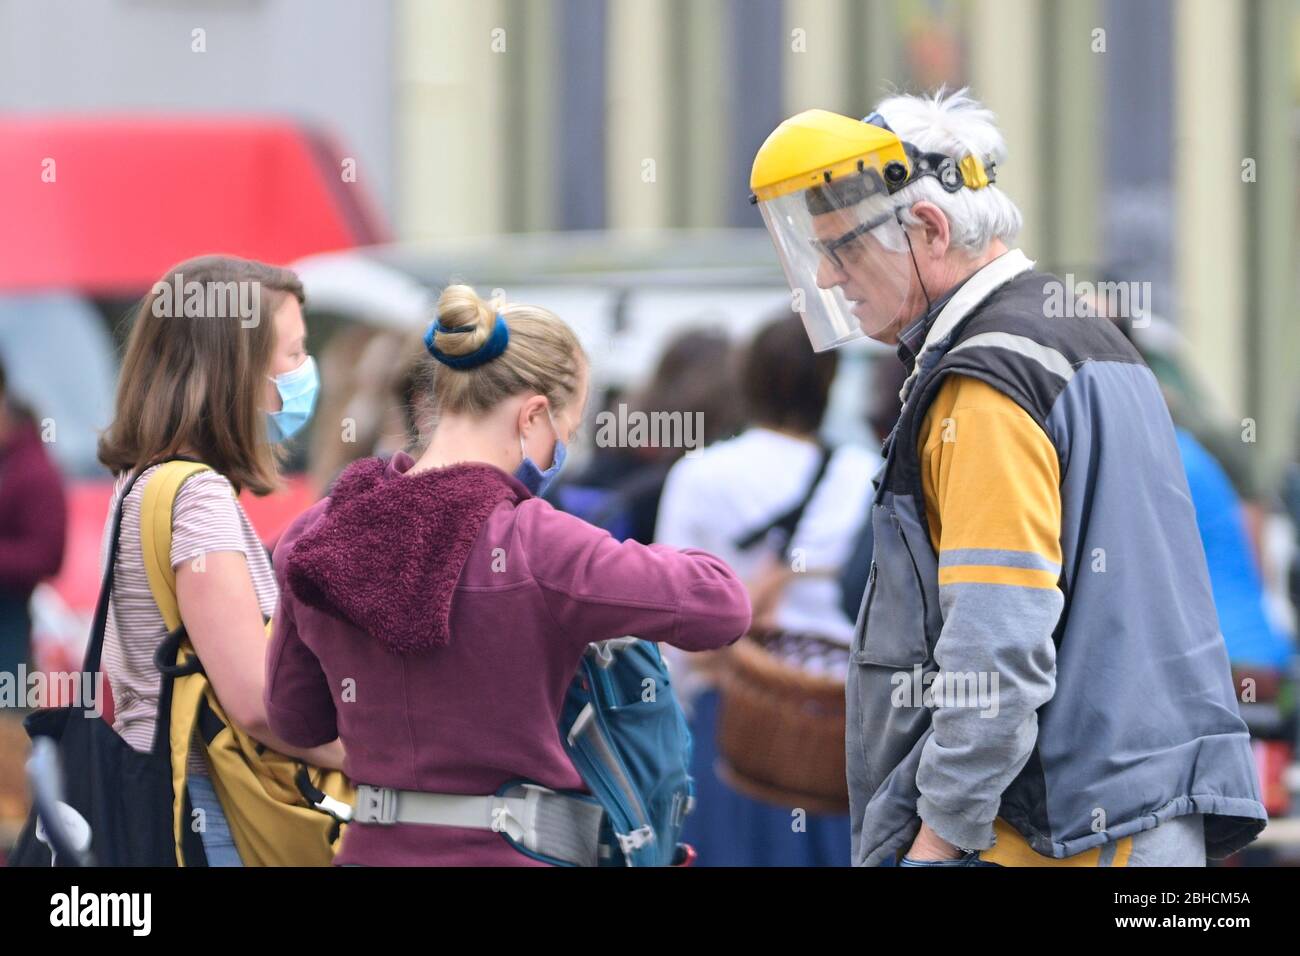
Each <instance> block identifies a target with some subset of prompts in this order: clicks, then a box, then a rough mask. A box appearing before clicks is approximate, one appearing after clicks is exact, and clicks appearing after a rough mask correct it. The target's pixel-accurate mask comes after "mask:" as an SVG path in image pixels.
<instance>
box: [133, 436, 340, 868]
mask: <svg viewBox="0 0 1300 956" xmlns="http://www.w3.org/2000/svg"><path fill="white" fill-rule="evenodd" d="M209 470H211V469H210V468H209V467H208V466H207V465H205V464H203V463H201V462H192V461H186V460H173V461H168V462H164V463H163V464H161V465H159V466H158V468H157V469H156V470H155V471H154V473H153V474H152V475H151V476H150V479H149V482H148V484H146V485H145V489H144V496H143V501H142V502H141V505H140V544H141V550H142V552H143V554H144V566H145V571H146V573H147V574H148V576H149V589H150V590H151V591H152V592H153V597H154V601H155V602H156V603H157V605H158V610H159V611H160V612H161V613H162V617H163V620H164V621H165V622H166V624H167V629H168V631H169V632H170V633H169V637H168V640H167V641H166V642H164V647H165V648H168V649H169V650H170V648H175V661H174V666H168V667H167V668H166V672H167V673H165V674H164V677H163V685H164V690H163V692H164V693H165V692H166V687H167V684H168V680H169V677H168V674H171V675H174V676H171V677H170V685H171V695H172V699H171V708H170V718H171V720H170V723H171V727H170V740H171V764H172V796H173V832H174V835H175V837H176V860H177V863H178V864H179V865H180V866H185V865H186V863H187V860H186V856H187V855H188V854H187V852H186V846H187V845H188V846H193V840H192V839H187V836H188V835H187V834H186V832H185V829H184V828H185V827H186V826H187V824H188V823H189V821H188V819H187V816H188V815H187V812H186V807H187V804H188V800H187V793H186V773H187V765H188V760H187V756H188V754H189V751H190V747H191V743H192V742H193V745H194V746H202V748H203V751H204V756H205V758H206V760H207V764H208V769H209V772H210V773H211V777H212V784H213V788H214V789H215V790H216V793H217V797H218V799H219V800H220V801H221V808H222V810H223V812H224V813H225V815H226V819H227V821H228V823H229V825H230V833H231V836H232V837H233V838H234V841H235V847H236V848H237V849H238V850H239V857H240V860H241V861H242V862H243V864H244V865H245V866H328V865H329V864H330V862H331V861H332V859H333V857H334V852H335V850H336V849H337V848H338V842H339V839H340V838H341V836H342V829H343V826H344V824H342V823H341V821H340V820H339V819H337V818H336V817H334V816H332V815H331V814H330V813H329V812H327V811H325V810H322V809H317V807H316V806H314V805H313V804H312V802H311V801H309V800H308V797H307V794H312V795H313V799H314V800H316V801H318V802H319V801H320V800H321V799H322V794H323V795H326V796H328V797H331V798H333V799H334V800H337V801H340V802H341V803H343V804H346V805H348V806H351V804H352V803H353V802H354V800H355V789H354V787H353V786H352V784H351V782H350V781H349V780H348V779H347V777H345V776H344V775H343V774H342V773H341V772H340V771H337V770H325V769H322V768H320V767H311V766H308V765H307V764H306V763H304V762H303V761H301V760H298V759H297V758H294V757H288V756H285V755H284V754H281V753H277V752H276V751H274V750H271V749H269V748H268V747H266V746H265V745H264V744H262V743H260V742H259V741H257V740H254V739H253V738H252V737H250V736H248V734H246V733H244V731H242V730H241V729H239V728H238V727H236V726H234V725H233V724H231V722H230V720H229V719H228V718H227V717H226V713H225V711H224V710H223V709H222V707H221V702H220V701H219V700H217V695H216V693H215V692H214V691H213V689H212V685H211V684H210V683H208V679H207V675H206V674H204V672H203V669H202V664H201V663H200V662H199V660H198V658H197V656H196V655H195V653H194V648H193V646H192V645H191V644H190V641H189V638H188V636H186V634H185V629H184V624H183V622H182V621H181V616H180V608H179V605H178V604H177V601H176V572H175V571H174V570H173V569H172V566H171V560H170V556H171V543H172V506H173V505H174V503H175V501H176V495H177V493H178V492H179V491H180V488H181V485H182V484H183V483H184V482H185V481H186V479H188V478H190V477H191V476H192V475H194V474H197V473H198V472H200V471H209ZM266 628H267V636H268V638H269V636H270V630H271V624H270V622H269V621H268V622H267V625H266ZM160 656H162V655H160ZM161 663H163V662H162V661H160V664H161ZM196 730H197V733H196Z"/></svg>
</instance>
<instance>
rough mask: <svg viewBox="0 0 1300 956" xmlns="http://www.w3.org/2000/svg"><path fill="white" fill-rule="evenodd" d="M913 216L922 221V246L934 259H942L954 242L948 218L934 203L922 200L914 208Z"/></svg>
mask: <svg viewBox="0 0 1300 956" xmlns="http://www.w3.org/2000/svg"><path fill="white" fill-rule="evenodd" d="M911 211H912V215H913V216H915V217H916V218H917V219H919V220H921V228H922V230H923V231H922V233H921V235H922V237H923V238H922V244H923V245H924V246H925V248H926V251H927V252H928V253H929V254H930V256H931V257H932V258H935V259H942V258H943V257H944V256H945V255H947V254H948V246H949V244H950V243H951V242H952V233H951V231H950V230H949V228H948V217H947V216H945V215H944V214H943V210H942V209H940V208H939V207H938V206H936V205H935V204H934V203H932V202H927V201H926V200H924V199H923V200H921V201H920V202H918V203H916V204H915V205H914V206H912V210H911Z"/></svg>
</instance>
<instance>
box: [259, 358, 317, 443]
mask: <svg viewBox="0 0 1300 956" xmlns="http://www.w3.org/2000/svg"><path fill="white" fill-rule="evenodd" d="M267 378H269V379H270V380H271V381H273V382H275V390H276V391H277V392H279V393H280V403H281V404H280V410H279V411H278V412H267V413H266V430H267V434H268V435H269V436H270V438H271V442H272V444H275V443H278V442H282V441H284V440H285V439H287V438H292V437H293V436H294V435H296V434H297V433H298V432H299V431H300V430H301V429H302V426H303V425H306V424H307V419H309V418H311V413H312V411H313V410H314V409H315V408H316V396H317V395H318V394H319V393H320V375H319V374H317V372H316V360H315V359H314V358H312V357H311V356H310V355H308V356H307V358H306V359H305V360H304V361H303V363H302V364H301V365H299V366H298V367H297V368H296V369H294V370H293V371H291V372H281V373H280V374H279V375H274V376H272V375H268V376H267Z"/></svg>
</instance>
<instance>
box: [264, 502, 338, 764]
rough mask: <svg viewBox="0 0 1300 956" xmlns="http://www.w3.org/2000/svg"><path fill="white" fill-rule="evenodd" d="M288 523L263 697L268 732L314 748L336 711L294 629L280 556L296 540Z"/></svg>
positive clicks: (330, 731) (328, 736) (329, 733)
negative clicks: (278, 597) (269, 729)
mask: <svg viewBox="0 0 1300 956" xmlns="http://www.w3.org/2000/svg"><path fill="white" fill-rule="evenodd" d="M300 527H301V525H299V526H298V527H291V528H290V529H289V530H288V531H286V532H285V533H284V535H283V537H281V539H280V543H279V544H278V545H277V546H276V549H275V558H274V563H275V577H276V582H277V583H278V584H279V586H280V602H279V605H278V606H277V608H276V611H275V617H274V619H273V628H272V633H271V644H270V647H268V648H267V654H266V689H265V691H264V696H263V700H264V703H265V706H266V720H267V724H268V726H269V727H270V728H271V732H272V733H273V734H275V735H276V736H277V737H279V738H280V739H281V740H283V741H284V742H285V743H288V744H292V745H293V746H295V747H304V748H305V747H319V746H321V745H322V744H327V743H329V742H330V741H332V740H334V739H336V738H337V737H338V735H339V732H338V714H337V712H336V711H335V708H334V697H333V696H332V695H331V694H330V687H329V681H328V680H327V678H326V677H325V671H324V670H322V668H321V665H320V661H319V660H318V659H317V657H316V655H315V653H313V652H312V650H311V648H309V647H308V646H307V645H306V644H304V643H303V641H302V637H301V636H300V635H299V634H298V624H297V620H296V619H295V606H296V604H297V601H296V599H295V598H294V596H293V594H292V593H291V592H290V591H289V589H288V586H287V584H286V582H285V572H284V566H285V560H286V557H287V556H288V552H289V548H291V547H292V545H293V542H294V541H295V540H296V539H297V533H296V532H297V531H298V530H299V529H300Z"/></svg>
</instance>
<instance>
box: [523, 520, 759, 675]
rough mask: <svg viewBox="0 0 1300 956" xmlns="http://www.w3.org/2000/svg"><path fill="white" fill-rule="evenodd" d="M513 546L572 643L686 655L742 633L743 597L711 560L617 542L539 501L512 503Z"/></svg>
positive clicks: (730, 575) (746, 617)
mask: <svg viewBox="0 0 1300 956" xmlns="http://www.w3.org/2000/svg"><path fill="white" fill-rule="evenodd" d="M519 512H520V516H519V521H518V522H517V524H516V536H517V542H518V546H519V547H520V548H521V550H522V552H523V554H524V555H525V557H526V560H527V561H528V567H529V570H530V572H531V574H532V577H533V580H534V581H535V582H536V584H537V586H538V588H540V590H541V592H542V597H543V600H544V601H545V604H546V607H547V609H548V611H549V612H550V614H551V617H552V618H553V620H554V621H555V624H556V626H557V627H558V629H559V630H560V631H561V632H562V633H564V634H565V635H566V636H568V637H570V638H571V639H572V640H573V641H575V642H577V643H578V644H579V645H585V644H589V643H591V642H592V641H603V640H608V639H610V638H615V637H623V636H627V635H631V636H635V637H640V638H643V639H644V640H647V641H662V642H663V643H666V644H671V645H673V646H674V647H680V648H682V649H683V650H687V651H704V650H712V649H714V648H718V647H722V646H724V645H727V644H730V643H732V642H733V641H735V640H736V639H738V638H739V637H740V636H741V635H742V634H744V633H745V631H746V630H748V629H749V621H750V607H749V595H748V593H747V592H746V590H745V586H744V585H743V584H742V583H741V581H740V579H739V578H737V577H736V574H735V572H734V571H732V570H731V568H730V567H728V566H727V564H726V563H725V562H724V561H722V560H721V559H719V558H716V557H714V556H713V555H711V554H708V553H707V552H704V551H697V550H694V549H689V548H688V549H685V550H681V551H679V550H677V549H675V548H670V547H667V546H665V545H660V544H652V545H644V544H640V543H639V542H637V541H634V540H628V541H622V542H620V541H617V540H615V539H614V538H613V537H612V536H611V535H610V534H609V532H607V531H604V530H602V529H600V528H596V527H593V526H592V525H589V524H587V523H586V522H585V521H582V520H581V519H579V518H575V517H574V516H572V515H569V514H565V513H564V512H561V511H556V510H555V509H554V508H552V507H551V506H550V505H549V504H547V503H546V502H543V501H540V500H532V501H527V502H524V503H523V504H521V505H520V506H519Z"/></svg>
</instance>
